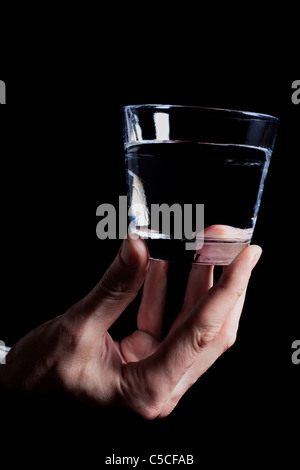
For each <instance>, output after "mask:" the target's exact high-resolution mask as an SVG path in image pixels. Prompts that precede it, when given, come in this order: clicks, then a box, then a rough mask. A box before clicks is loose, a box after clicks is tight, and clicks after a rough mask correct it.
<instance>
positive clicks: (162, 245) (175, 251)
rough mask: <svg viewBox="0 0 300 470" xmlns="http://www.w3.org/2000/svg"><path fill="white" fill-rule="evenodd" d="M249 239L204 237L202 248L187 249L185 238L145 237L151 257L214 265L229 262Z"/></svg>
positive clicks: (223, 264) (247, 243) (246, 244)
mask: <svg viewBox="0 0 300 470" xmlns="http://www.w3.org/2000/svg"><path fill="white" fill-rule="evenodd" d="M250 241H251V240H243V241H242V242H241V241H240V240H239V241H237V240H226V241H225V240H224V239H223V240H217V239H205V240H204V244H203V246H202V248H200V249H196V250H187V249H186V240H152V239H145V242H146V244H147V246H148V250H149V254H150V258H152V259H156V260H163V261H175V262H179V263H196V264H199V265H214V266H218V265H219V266H226V265H228V264H230V263H231V262H232V261H233V260H234V258H235V257H236V256H237V255H238V254H239V253H240V252H241V251H242V250H243V249H244V248H245V247H246V246H248V245H249V244H250Z"/></svg>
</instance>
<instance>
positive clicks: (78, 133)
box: [0, 26, 300, 468]
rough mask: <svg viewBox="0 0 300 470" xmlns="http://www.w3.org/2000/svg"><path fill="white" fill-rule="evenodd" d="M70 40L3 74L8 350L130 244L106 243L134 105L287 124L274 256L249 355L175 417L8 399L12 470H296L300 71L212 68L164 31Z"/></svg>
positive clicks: (241, 345)
mask: <svg viewBox="0 0 300 470" xmlns="http://www.w3.org/2000/svg"><path fill="white" fill-rule="evenodd" d="M125 30H126V28H124V31H123V32H124V33H125V32H126V31H125ZM152 30H153V28H152V29H151V31H152ZM149 31H150V30H149ZM144 34H146V33H144ZM153 34H154V33H153ZM64 39H65V40H64V42H63V43H62V47H61V49H60V48H59V47H58V46H57V44H56V47H55V49H54V50H53V49H52V44H51V41H49V43H47V45H43V46H42V47H40V48H38V46H37V44H38V38H37V36H35V38H34V39H33V40H32V42H31V41H29V43H27V45H26V47H24V46H23V45H22V42H21V41H20V42H19V43H18V46H17V50H18V55H17V56H15V55H14V54H13V53H12V54H11V55H10V57H7V58H6V60H4V58H3V60H2V63H1V69H0V73H1V75H0V79H2V80H5V81H6V85H7V106H6V107H1V202H2V204H1V220H2V224H1V227H2V230H1V233H2V257H1V258H2V263H1V265H2V289H3V290H2V296H1V303H2V308H1V315H0V338H1V339H2V340H4V341H5V343H6V344H7V345H12V344H13V343H14V342H16V341H17V340H18V339H19V338H20V337H21V336H22V335H24V334H25V333H26V332H28V331H29V330H30V329H32V328H33V327H35V326H37V325H38V324H41V323H43V322H45V321H47V320H48V319H50V318H53V317H54V316H56V315H59V314H61V313H63V312H64V311H65V310H66V309H67V308H68V307H69V306H70V305H72V303H74V302H75V301H76V300H78V299H80V298H81V297H82V296H84V295H85V294H86V293H87V292H89V290H90V289H91V288H92V287H93V286H94V285H95V284H96V283H97V281H98V280H99V278H100V277H101V275H102V274H103V272H104V271H105V269H106V268H107V267H108V266H109V264H110V263H111V261H112V260H113V258H114V256H115V254H116V253H117V250H118V248H119V246H120V241H119V240H105V241H100V240H99V239H97V237H96V231H95V229H96V223H97V218H96V208H97V206H98V205H99V204H101V203H111V204H114V205H116V204H117V202H118V197H119V195H125V194H126V186H125V173H124V161H123V147H122V130H121V107H122V106H123V105H126V104H138V103H172V104H187V105H201V106H211V107H221V108H222V107H223V108H231V109H241V110H245V111H254V112H261V113H266V114H272V115H274V116H277V117H279V118H280V121H281V123H280V128H279V133H278V138H277V143H276V147H275V151H274V154H273V157H272V162H271V166H270V170H269V174H268V177H267V181H266V184H265V191H264V195H263V199H262V204H261V209H260V213H259V217H258V222H257V226H256V229H255V235H254V239H253V242H254V243H257V244H260V245H261V246H262V248H263V250H264V251H263V255H262V258H261V260H260V262H259V264H258V266H257V267H256V268H255V271H254V273H253V276H252V279H251V283H250V286H249V290H248V295H247V299H246V304H245V307H244V311H243V315H242V319H241V323H240V329H239V335H238V339H237V342H236V344H235V345H234V346H233V348H231V349H230V350H229V351H227V352H226V354H224V356H222V357H221V358H220V359H219V360H218V361H217V362H216V363H215V364H214V365H213V366H212V367H211V369H210V370H209V371H208V372H207V373H206V374H204V376H203V377H201V378H200V380H199V381H198V382H197V383H196V384H195V385H194V386H193V387H192V389H191V390H190V391H189V392H188V393H187V394H186V395H185V396H184V397H183V398H182V400H181V401H180V403H179V405H178V407H177V408H176V409H175V410H174V412H173V413H172V414H171V415H170V416H169V417H168V418H166V419H163V420H157V421H153V422H147V421H143V420H142V419H140V418H138V417H135V416H132V415H131V414H129V413H125V412H119V411H118V412H116V411H114V410H103V409H99V410H95V409H90V408H87V407H85V406H83V405H79V404H77V403H73V402H71V401H69V400H67V399H64V398H59V399H58V398H49V397H39V398H38V397H28V396H26V397H24V396H23V395H19V394H7V393H5V394H3V396H1V420H2V423H1V429H2V431H1V436H3V438H2V442H1V445H2V448H1V452H2V458H3V462H4V460H5V457H4V456H6V457H7V458H8V460H7V463H8V464H9V465H10V466H11V465H13V464H14V463H15V462H17V461H18V462H19V461H20V462H22V463H23V464H24V462H26V463H28V464H30V465H34V464H36V465H37V466H38V467H42V466H43V465H45V464H46V463H48V464H50V463H51V464H53V465H58V464H60V463H62V462H63V461H64V462H67V463H68V464H75V465H78V463H79V462H82V461H81V460H80V459H81V458H83V459H84V461H83V462H84V465H92V464H93V465H95V466H96V468H104V460H105V456H109V455H112V453H114V454H117V455H120V456H124V455H135V456H138V455H140V456H141V458H147V457H148V456H149V455H151V454H155V453H162V454H167V453H176V454H177V453H178V454H181V453H183V454H193V455H194V459H195V461H196V462H197V464H198V465H199V464H200V463H201V462H202V460H203V458H204V457H205V458H207V457H208V459H209V462H210V463H211V464H214V463H216V462H217V461H219V460H220V461H221V462H223V463H224V462H226V463H227V462H228V464H232V463H237V464H238V465H240V466H243V465H244V464H245V462H249V463H252V464H257V462H258V461H259V462H264V463H265V464H269V463H270V461H272V462H273V461H274V462H276V461H277V460H278V459H279V458H285V468H286V467H288V466H289V464H288V460H289V459H290V460H291V462H293V459H294V455H295V454H294V453H295V450H296V439H297V436H298V434H297V425H298V426H299V370H298V369H299V368H300V366H296V365H294V364H293V363H292V361H291V354H292V349H291V344H292V342H293V341H294V340H295V339H299V333H300V330H299V321H298V316H299V312H298V305H297V292H298V289H297V286H298V257H299V255H298V251H299V250H298V246H297V232H298V230H299V229H298V224H297V222H298V221H297V219H298V200H299V198H298V171H299V170H298V159H299V154H300V152H299V150H300V144H299V124H300V105H298V106H296V105H293V104H292V101H291V95H292V89H291V84H292V82H293V81H294V80H296V79H297V76H296V75H295V74H294V73H295V72H296V71H295V70H294V69H293V67H290V68H289V69H288V68H287V67H285V66H284V65H283V64H282V67H278V70H276V71H275V70H271V69H270V68H269V67H267V66H265V67H261V66H259V65H258V64H256V62H255V61H254V60H253V57H248V55H247V54H246V53H244V54H243V57H244V59H245V58H247V60H243V61H241V62H243V64H242V63H239V62H238V61H237V60H236V58H235V59H234V60H233V61H232V60H227V59H228V57H227V54H226V49H222V51H219V52H220V54H219V55H218V56H216V55H215V51H214V50H213V49H211V61H210V62H208V60H207V58H206V56H205V54H204V53H203V49H204V45H203V43H201V44H200V43H199V48H197V50H195V51H193V53H192V54H190V55H189V54H188V50H189V48H188V41H187V43H186V46H185V47H184V46H183V45H181V44H180V42H178V44H176V45H175V47H174V42H172V41H170V40H169V39H166V38H161V37H160V28H159V26H157V31H156V39H158V41H157V42H155V43H152V42H151V40H149V43H147V47H146V44H145V42H144V36H143V35H141V31H140V30H135V29H134V28H132V29H131V30H130V32H128V34H127V35H125V34H124V35H120V36H118V37H117V38H116V44H115V45H113V46H112V44H111V38H110V37H108V36H107V35H106V36H105V38H104V37H102V35H101V33H99V34H98V33H97V32H96V30H95V29H93V28H92V30H91V32H90V33H89V34H87V33H85V36H84V37H83V36H80V31H78V35H77V39H76V40H74V37H73V36H70V37H69V36H68V35H66V37H65V38H64ZM177 40H178V38H177ZM137 43H139V44H140V45H141V51H140V50H138V49H137V48H136V44H137ZM206 45H207V44H206ZM30 46H33V48H30ZM200 46H201V47H200ZM15 49H16V46H14V50H15ZM238 56H239V55H238V54H237V57H238ZM2 66H3V67H2ZM298 72H299V70H298ZM298 78H299V77H298ZM184 274H185V273H183V272H181V270H180V269H178V268H177V270H176V268H174V274H173V278H172V282H173V284H174V286H175V290H176V291H178V294H177V297H176V296H175V298H174V299H173V304H174V305H172V308H176V305H177V307H178V305H179V302H180V295H181V291H182V289H183V288H184V285H183V276H184ZM176 286H177V287H176ZM124 315H127V316H126V318H125V317H124V318H123V319H122V320H121V323H120V326H119V329H117V331H116V334H118V335H120V334H122V333H123V332H124V334H125V333H127V332H128V331H129V330H130V329H131V328H134V323H135V318H134V309H129V310H128V312H127V313H125V314H124ZM127 330H128V331H127ZM3 367H4V366H3Z"/></svg>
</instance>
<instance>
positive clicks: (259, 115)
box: [122, 104, 280, 123]
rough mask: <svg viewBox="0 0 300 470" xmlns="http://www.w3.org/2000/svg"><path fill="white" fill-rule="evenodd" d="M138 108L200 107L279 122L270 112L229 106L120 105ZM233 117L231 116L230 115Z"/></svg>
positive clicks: (125, 108) (123, 108) (124, 108)
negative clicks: (258, 111)
mask: <svg viewBox="0 0 300 470" xmlns="http://www.w3.org/2000/svg"><path fill="white" fill-rule="evenodd" d="M140 108H154V109H171V108H187V109H188V108H191V109H202V110H208V111H221V112H222V113H228V114H230V113H232V114H237V115H239V116H240V117H241V118H243V117H244V118H247V117H249V118H252V119H253V118H254V119H255V118H257V119H262V120H266V121H273V122H274V123H279V122H280V119H279V118H278V117H276V116H272V115H271V114H264V113H256V112H253V111H243V110H239V109H230V108H215V107H210V106H198V105H181V104H133V105H126V106H123V107H122V110H124V111H125V110H127V109H140ZM232 117H233V116H232Z"/></svg>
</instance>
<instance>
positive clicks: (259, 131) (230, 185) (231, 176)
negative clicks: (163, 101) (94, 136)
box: [123, 104, 279, 265]
mask: <svg viewBox="0 0 300 470" xmlns="http://www.w3.org/2000/svg"><path fill="white" fill-rule="evenodd" d="M278 123H279V120H278V119H277V118H275V117H273V116H268V115H264V114H257V113H252V112H244V111H236V110H229V109H213V108H202V107H197V106H178V105H154V104H145V105H135V106H125V107H124V108H123V131H124V148H125V159H126V171H127V185H128V206H129V211H128V213H129V230H128V232H129V235H130V236H131V237H137V236H140V237H142V238H144V239H145V241H146V243H147V245H148V249H149V253H150V257H151V258H153V259H160V260H165V261H182V262H192V263H198V264H202V265H205V264H206V265H227V264H229V263H230V262H231V261H232V260H233V259H234V258H235V256H236V255H237V254H238V253H239V252H240V251H241V250H242V249H243V248H244V247H245V246H247V245H249V244H250V242H251V238H252V235H253V230H254V227H255V223H256V220H257V215H258V211H259V206H260V201H261V197H262V193H263V187H264V181H265V178H266V175H267V172H268V167H269V163H270V159H271V155H272V151H273V148H274V143H275V138H276V134H277V128H278Z"/></svg>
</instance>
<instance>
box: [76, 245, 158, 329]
mask: <svg viewBox="0 0 300 470" xmlns="http://www.w3.org/2000/svg"><path fill="white" fill-rule="evenodd" d="M148 265H149V255H148V249H147V246H146V244H145V242H144V240H142V239H141V238H138V239H135V240H133V239H131V238H130V237H128V238H127V239H125V240H123V243H122V245H121V248H120V250H119V253H118V254H117V256H116V258H115V259H114V261H113V263H112V264H111V266H110V267H109V268H108V269H107V271H106V272H105V273H104V275H103V277H102V279H101V280H100V281H99V283H98V284H97V285H96V286H95V287H94V289H93V290H92V291H91V292H90V293H89V294H88V295H87V296H86V297H84V298H83V299H82V300H81V301H80V302H79V304H77V309H76V310H77V312H78V310H79V314H80V315H81V316H82V315H84V316H86V317H89V318H90V317H91V316H97V322H100V323H101V324H102V326H103V328H104V329H105V331H106V330H108V328H110V327H111V325H112V324H113V323H114V322H115V321H116V319H117V318H118V317H119V316H120V315H121V313H122V312H123V311H124V309H125V308H126V307H127V306H128V305H129V304H130V302H132V301H133V300H134V298H135V297H136V295H137V293H138V291H139V289H140V288H141V286H142V284H143V282H144V280H145V277H146V273H147V269H148Z"/></svg>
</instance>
